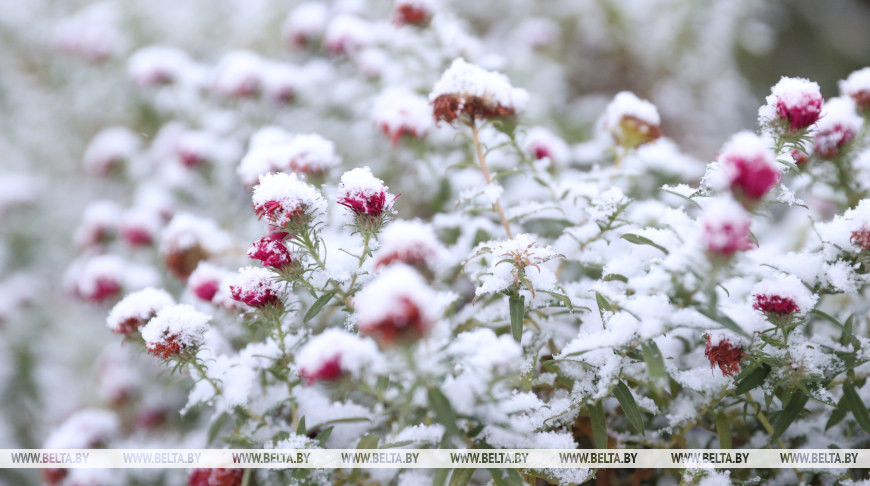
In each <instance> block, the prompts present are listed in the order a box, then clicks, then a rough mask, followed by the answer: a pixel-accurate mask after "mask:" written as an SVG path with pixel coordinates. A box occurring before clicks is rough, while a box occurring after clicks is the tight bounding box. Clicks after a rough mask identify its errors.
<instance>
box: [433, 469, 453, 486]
mask: <svg viewBox="0 0 870 486" xmlns="http://www.w3.org/2000/svg"><path fill="white" fill-rule="evenodd" d="M448 474H450V469H447V468H444V469H436V470H435V471H434V472H433V473H432V486H447V475H448Z"/></svg>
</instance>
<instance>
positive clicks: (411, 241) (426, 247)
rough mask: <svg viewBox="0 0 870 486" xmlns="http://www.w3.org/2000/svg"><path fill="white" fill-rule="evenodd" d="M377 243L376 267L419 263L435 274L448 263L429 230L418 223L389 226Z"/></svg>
mask: <svg viewBox="0 0 870 486" xmlns="http://www.w3.org/2000/svg"><path fill="white" fill-rule="evenodd" d="M378 239H379V240H380V242H381V246H380V248H378V249H377V251H376V252H375V253H374V261H375V266H376V267H378V266H381V265H386V264H388V263H390V262H392V261H400V262H405V263H411V262H409V260H411V261H413V262H416V261H421V260H422V262H423V263H424V264H425V265H426V266H427V267H428V268H429V269H430V270H432V271H436V270H439V269H440V268H441V266H442V265H443V264H444V263H445V262H447V261H449V260H448V259H449V257H450V255H449V253H448V252H447V250H446V249H445V248H444V246H443V245H442V244H441V242H440V241H439V240H438V237H437V236H436V235H435V231H434V230H433V229H432V227H431V226H430V225H428V224H426V223H423V222H421V221H418V220H413V221H405V220H400V221H395V222H393V223H390V224H389V225H387V226H386V227H385V228H384V230H383V231H382V232H381V234H380V235H379V236H378Z"/></svg>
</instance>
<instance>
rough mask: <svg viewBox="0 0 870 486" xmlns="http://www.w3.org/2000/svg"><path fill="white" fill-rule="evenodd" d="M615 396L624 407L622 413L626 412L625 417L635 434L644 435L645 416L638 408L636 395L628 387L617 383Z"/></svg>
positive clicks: (614, 390) (614, 391)
mask: <svg viewBox="0 0 870 486" xmlns="http://www.w3.org/2000/svg"><path fill="white" fill-rule="evenodd" d="M613 396H615V397H616V400H617V401H619V405H620V406H621V407H622V411H623V412H625V417H626V418H627V419H628V423H629V424H630V425H631V427H632V428H633V429H634V430H635V432H638V433H640V434H641V435H644V424H643V414H642V413H641V411H640V408H639V407H638V406H637V402H636V401H635V400H634V395H632V394H631V390H630V389H629V388H628V386H627V385H626V384H625V383H623V382H622V381H620V382H619V383H617V385H616V388H614V389H613Z"/></svg>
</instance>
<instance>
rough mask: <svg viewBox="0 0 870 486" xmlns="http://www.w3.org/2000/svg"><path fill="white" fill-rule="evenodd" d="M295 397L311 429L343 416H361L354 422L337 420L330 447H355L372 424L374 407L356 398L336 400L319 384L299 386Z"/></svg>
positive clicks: (294, 391) (307, 425)
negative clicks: (356, 401) (317, 385)
mask: <svg viewBox="0 0 870 486" xmlns="http://www.w3.org/2000/svg"><path fill="white" fill-rule="evenodd" d="M293 397H294V398H295V399H296V400H295V401H296V403H297V404H298V409H297V413H298V414H299V416H300V417H305V426H306V428H307V429H308V430H315V429H316V428H317V427H319V426H321V425H322V424H325V423H327V422H331V421H334V420H341V419H361V420H359V421H354V422H344V423H336V424H332V425H334V428H333V429H332V433H331V434H330V435H329V439H328V440H327V441H326V447H330V448H353V447H356V444H357V442H358V441H359V438H360V437H361V436H362V435H363V434H364V433H365V432H366V431H367V430H368V428H369V427H370V419H371V417H372V411H371V410H369V409H368V408H366V407H363V406H362V405H359V404H357V403H354V402H352V401H349V400H348V401H345V402H337V401H332V400H330V398H329V397H328V396H327V395H326V394H325V392H323V391H321V390H320V389H319V388H318V387H296V388H294V390H293Z"/></svg>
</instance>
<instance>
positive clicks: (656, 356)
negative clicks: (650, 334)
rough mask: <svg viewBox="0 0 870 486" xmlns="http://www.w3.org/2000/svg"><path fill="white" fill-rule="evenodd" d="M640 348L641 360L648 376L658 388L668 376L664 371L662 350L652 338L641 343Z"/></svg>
mask: <svg viewBox="0 0 870 486" xmlns="http://www.w3.org/2000/svg"><path fill="white" fill-rule="evenodd" d="M640 350H641V353H642V354H643V360H644V361H645V362H646V367H647V371H649V376H650V377H651V378H652V379H653V381H654V382H655V386H656V387H657V388H660V387H661V385H662V382H663V381H664V380H666V379H667V376H668V374H667V372H666V371H665V360H664V358H662V352H661V351H660V350H659V347H658V346H657V345H656V342H655V341H653V340H652V339H650V340H649V341H647V342H645V343H643V344H641V346H640Z"/></svg>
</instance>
